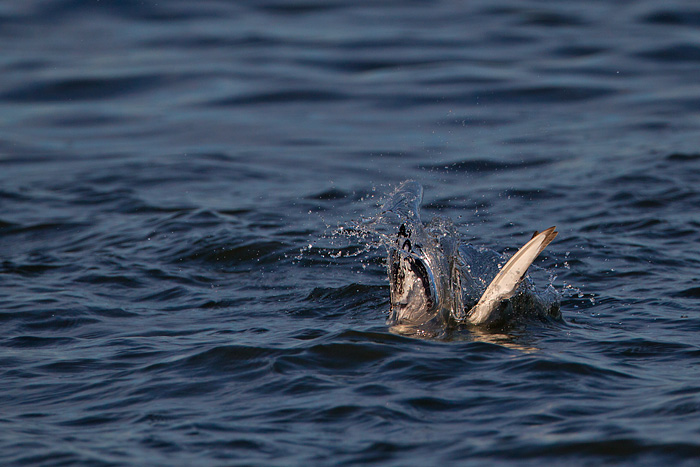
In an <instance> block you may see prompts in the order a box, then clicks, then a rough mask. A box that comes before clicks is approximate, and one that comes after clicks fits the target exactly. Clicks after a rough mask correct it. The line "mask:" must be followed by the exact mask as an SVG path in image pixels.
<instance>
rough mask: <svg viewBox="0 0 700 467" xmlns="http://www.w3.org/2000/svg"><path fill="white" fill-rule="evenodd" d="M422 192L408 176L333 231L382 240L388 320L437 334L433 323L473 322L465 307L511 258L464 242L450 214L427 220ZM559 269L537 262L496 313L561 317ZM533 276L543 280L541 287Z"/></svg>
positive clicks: (501, 320)
mask: <svg viewBox="0 0 700 467" xmlns="http://www.w3.org/2000/svg"><path fill="white" fill-rule="evenodd" d="M422 197H423V188H422V186H421V185H420V184H419V183H418V182H415V181H406V182H404V183H402V184H400V185H399V186H398V187H397V188H396V189H395V190H394V191H393V192H392V193H391V194H390V195H389V197H388V198H387V199H386V201H385V202H384V203H383V204H382V206H381V208H380V209H379V212H378V213H377V214H375V215H374V216H371V217H369V218H363V219H360V220H359V221H355V222H352V223H350V224H349V225H348V227H347V228H346V227H339V228H338V229H337V230H336V231H335V234H336V235H339V236H346V237H352V238H354V239H356V240H359V241H360V242H361V243H364V245H365V250H364V252H367V251H369V250H373V249H378V248H379V249H382V250H384V251H385V252H386V254H387V257H388V261H387V269H388V270H387V275H388V276H389V279H390V287H391V295H392V313H391V315H390V316H389V319H388V324H390V325H392V326H393V329H394V330H398V331H399V332H402V333H406V332H409V330H410V331H411V333H417V334H428V335H434V334H435V333H436V332H439V331H436V330H435V328H438V329H439V328H446V327H454V326H455V325H464V324H466V323H467V322H468V320H467V312H468V311H469V310H470V309H471V308H472V307H473V306H475V305H476V303H477V302H478V301H479V299H480V297H481V296H482V295H483V294H484V291H485V290H486V288H487V287H488V285H489V284H490V283H491V281H492V280H493V279H494V278H495V277H496V275H497V274H498V273H499V271H500V270H501V268H502V267H503V265H504V264H505V263H506V261H507V259H508V258H506V257H504V256H502V255H500V254H499V253H497V252H495V251H493V250H490V249H488V248H483V247H476V246H473V245H469V244H465V243H463V242H462V241H461V236H460V234H459V232H458V230H457V228H456V226H455V225H454V223H453V222H452V221H451V220H450V219H448V218H445V217H442V216H436V217H434V218H433V219H432V220H430V221H429V222H427V223H424V222H423V221H422V220H421V218H420V203H421V201H422ZM397 275H400V277H399V279H400V281H397ZM554 277H555V276H554V275H553V274H551V273H550V272H549V271H546V270H544V269H541V268H537V267H534V266H533V267H532V268H531V272H530V274H529V275H528V276H526V277H525V279H524V280H523V281H522V283H521V284H520V286H519V288H518V290H517V293H516V294H515V295H514V296H513V297H511V298H510V299H509V300H506V301H504V303H503V306H501V307H500V308H501V309H500V310H499V317H498V319H496V320H495V322H497V324H498V326H501V327H502V326H503V325H504V324H505V323H508V322H512V321H514V320H519V319H521V318H523V317H525V316H530V317H540V318H546V317H549V318H555V319H560V318H561V314H560V312H559V303H560V299H561V296H560V293H559V292H558V291H557V289H556V288H555V287H554V285H553V281H554ZM534 279H537V280H536V281H535V280H534ZM535 282H538V283H541V284H545V285H544V287H543V288H538V287H537V286H536V285H535ZM398 308H401V312H400V313H399V314H397V313H396V310H397V309H398Z"/></svg>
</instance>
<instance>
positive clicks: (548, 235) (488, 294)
mask: <svg viewBox="0 0 700 467" xmlns="http://www.w3.org/2000/svg"><path fill="white" fill-rule="evenodd" d="M555 229H556V227H550V228H548V229H547V230H545V231H543V232H540V233H536V234H535V235H534V236H533V237H532V239H531V240H530V241H529V242H527V243H526V244H525V246H523V247H522V248H521V249H519V250H518V252H517V253H515V254H514V255H513V257H512V258H511V259H509V260H508V262H507V263H506V264H505V266H503V268H502V269H501V271H500V272H499V273H498V275H497V276H496V277H495V278H494V279H493V280H492V281H491V283H490V284H489V286H488V287H487V288H486V291H485V292H484V294H483V295H482V296H481V298H480V299H479V302H478V303H477V304H476V305H475V306H474V307H473V308H472V309H471V310H469V313H468V317H467V320H468V321H469V322H470V323H472V324H483V323H486V322H488V321H490V319H491V318H492V315H493V314H494V312H495V311H496V310H497V309H498V307H499V305H500V304H501V302H503V300H507V299H509V298H510V297H512V296H513V294H515V291H516V290H517V288H518V285H520V281H522V280H523V277H525V273H526V272H527V269H528V268H529V267H530V265H531V264H532V262H533V261H534V260H535V258H537V257H538V256H539V254H540V253H542V250H544V249H545V248H546V247H547V245H549V243H550V242H551V241H552V240H554V237H556V236H557V232H556V230H555Z"/></svg>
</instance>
